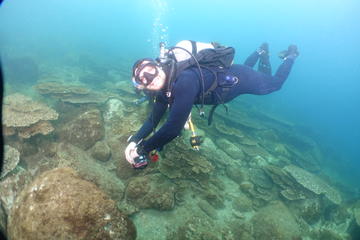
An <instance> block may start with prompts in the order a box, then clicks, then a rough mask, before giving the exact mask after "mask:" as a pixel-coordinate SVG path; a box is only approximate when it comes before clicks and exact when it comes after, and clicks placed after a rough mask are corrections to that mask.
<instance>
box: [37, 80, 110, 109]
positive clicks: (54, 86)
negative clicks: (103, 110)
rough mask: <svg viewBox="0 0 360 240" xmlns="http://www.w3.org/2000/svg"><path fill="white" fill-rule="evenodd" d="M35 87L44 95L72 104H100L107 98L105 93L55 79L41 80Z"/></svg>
mask: <svg viewBox="0 0 360 240" xmlns="http://www.w3.org/2000/svg"><path fill="white" fill-rule="evenodd" d="M35 89H36V90H37V91H38V92H39V93H40V94H42V95H44V96H47V97H52V98H56V99H59V100H61V101H62V102H65V103H72V104H92V103H95V104H102V103H104V102H106V100H107V99H108V98H109V96H108V95H107V94H104V93H100V92H94V91H91V90H90V89H88V88H86V87H84V86H78V85H69V84H65V83H61V82H56V81H47V82H41V83H39V84H37V85H36V86H35Z"/></svg>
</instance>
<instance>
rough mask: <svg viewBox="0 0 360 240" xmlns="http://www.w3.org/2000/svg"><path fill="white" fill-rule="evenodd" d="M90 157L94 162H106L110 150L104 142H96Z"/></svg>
mask: <svg viewBox="0 0 360 240" xmlns="http://www.w3.org/2000/svg"><path fill="white" fill-rule="evenodd" d="M91 156H92V157H93V158H95V159H96V160H99V161H102V162H106V161H107V160H109V158H110V156H111V149H110V147H109V145H107V144H106V142H105V141H100V142H97V143H96V144H95V145H94V146H93V147H92V149H91Z"/></svg>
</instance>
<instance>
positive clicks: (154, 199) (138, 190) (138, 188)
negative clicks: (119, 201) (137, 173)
mask: <svg viewBox="0 0 360 240" xmlns="http://www.w3.org/2000/svg"><path fill="white" fill-rule="evenodd" d="M174 195H175V186H174V184H173V183H171V182H170V181H168V180H167V179H166V178H165V177H164V176H162V175H160V174H154V175H146V176H142V177H134V178H133V179H131V181H130V182H129V184H128V186H127V188H126V199H127V200H128V201H129V202H132V203H133V204H134V205H135V206H137V207H139V208H154V209H158V210H171V209H173V208H174V206H175V197H174Z"/></svg>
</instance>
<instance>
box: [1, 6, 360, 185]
mask: <svg viewBox="0 0 360 240" xmlns="http://www.w3.org/2000/svg"><path fill="white" fill-rule="evenodd" d="M359 12H360V2H359V1H357V0H332V1H326V0H317V1H311V0H294V1H287V0H274V1H266V0H263V1H238V0H237V1H236V0H222V1H219V0H213V1H204V0H201V1H193V0H192V1H190V0H182V1H175V0H169V1H165V0H152V1H144V0H143V1H140V0H134V1H115V0H111V1H110V0H108V1H95V0H74V1H71V2H69V1H55V0H32V1H28V0H11V1H10V0H8V1H5V2H4V3H3V6H2V7H1V9H0V24H1V25H0V51H2V50H4V49H7V52H9V51H8V50H9V49H12V52H13V54H15V55H21V53H24V54H26V53H27V52H30V51H33V52H36V53H37V54H38V57H39V58H48V59H49V61H54V62H56V61H61V58H62V56H64V55H66V54H68V53H71V52H78V53H81V52H91V53H92V54H96V55H98V56H99V58H102V57H109V58H111V57H114V58H118V57H120V58H121V59H123V61H124V63H123V65H125V66H128V67H129V68H130V66H131V65H132V63H133V62H134V61H135V60H136V59H138V58H141V57H147V56H155V54H156V53H157V44H158V41H165V42H167V43H168V44H174V43H176V42H177V41H179V40H183V39H193V40H197V41H203V42H210V41H218V42H221V43H223V44H225V45H230V46H234V47H235V48H236V51H237V55H236V62H238V63H241V62H243V61H244V60H245V58H246V57H247V55H248V54H250V53H251V52H252V51H253V50H254V49H256V48H257V47H258V46H259V45H260V44H261V43H262V42H264V41H267V42H268V43H269V44H270V50H271V51H272V53H273V54H272V56H271V57H272V62H273V68H274V69H276V67H277V66H278V65H279V63H280V60H279V59H277V57H276V53H277V52H278V51H280V50H283V49H285V48H287V46H288V45H289V44H290V43H294V44H297V45H298V47H299V51H300V57H299V58H298V59H297V61H296V63H295V65H294V68H293V71H292V72H291V74H290V77H289V79H288V81H287V82H286V83H285V85H284V87H283V88H282V89H281V90H280V91H279V92H276V93H273V94H271V95H268V96H261V97H259V96H242V98H244V99H248V101H252V102H254V103H255V104H258V105H259V106H261V107H262V108H263V109H271V111H272V112H273V113H276V114H279V115H281V116H282V117H283V118H285V119H289V120H291V121H295V122H296V123H298V124H299V125H302V126H304V129H310V130H309V131H311V132H312V133H313V134H314V137H316V138H317V140H318V141H320V142H321V144H322V145H323V146H324V148H325V149H326V151H327V152H328V153H329V156H328V157H329V159H330V158H334V159H335V161H339V168H338V169H337V170H338V173H339V174H341V176H342V177H343V178H344V181H349V182H351V181H353V182H354V181H359V180H360V179H359V177H358V175H359V174H358V172H359V170H360V163H359V157H358V156H359V155H360V141H359V139H360V127H359V123H360V113H359V103H360V94H359V91H360V83H359V82H360V61H359V57H360V47H359V43H360V26H359V23H360V15H359ZM4 52H5V51H4ZM7 54H8V53H7ZM129 72H130V69H129ZM236 104H237V101H236V100H235V102H234V103H233V105H234V106H236ZM334 159H333V160H332V161H334Z"/></svg>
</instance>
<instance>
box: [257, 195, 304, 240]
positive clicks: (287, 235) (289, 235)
mask: <svg viewBox="0 0 360 240" xmlns="http://www.w3.org/2000/svg"><path fill="white" fill-rule="evenodd" d="M251 222H252V224H253V237H254V238H255V239H276V240H289V239H301V238H300V236H301V233H300V229H299V226H298V224H297V223H296V220H295V218H294V216H293V215H292V214H291V213H290V211H289V209H288V208H287V207H286V206H285V205H284V204H283V203H282V202H280V201H277V202H274V203H272V204H270V205H268V206H266V207H264V208H262V209H260V210H259V211H258V212H257V213H256V215H255V216H254V217H253V218H252V219H251Z"/></svg>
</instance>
